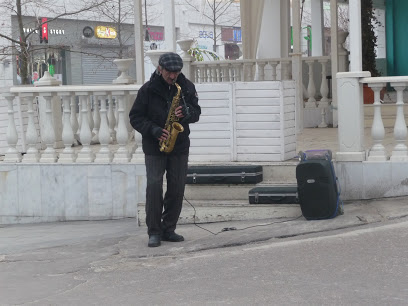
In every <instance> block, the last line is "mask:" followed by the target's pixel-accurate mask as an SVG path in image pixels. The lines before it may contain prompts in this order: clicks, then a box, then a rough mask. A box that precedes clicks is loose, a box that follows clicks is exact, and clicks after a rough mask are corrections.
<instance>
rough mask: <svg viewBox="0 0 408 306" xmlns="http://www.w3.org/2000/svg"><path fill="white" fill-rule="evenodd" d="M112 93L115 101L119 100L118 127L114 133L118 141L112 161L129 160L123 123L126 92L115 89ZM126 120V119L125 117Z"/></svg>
mask: <svg viewBox="0 0 408 306" xmlns="http://www.w3.org/2000/svg"><path fill="white" fill-rule="evenodd" d="M114 94H115V96H116V98H117V101H118V102H119V103H118V129H117V134H116V139H117V141H118V144H119V148H118V150H117V151H116V153H115V155H114V157H113V160H112V162H114V163H123V162H129V160H130V156H129V151H128V149H127V143H128V132H127V128H126V123H125V95H127V94H128V92H125V91H117V92H115V93H114ZM126 117H127V116H126ZM126 120H128V119H127V118H126Z"/></svg>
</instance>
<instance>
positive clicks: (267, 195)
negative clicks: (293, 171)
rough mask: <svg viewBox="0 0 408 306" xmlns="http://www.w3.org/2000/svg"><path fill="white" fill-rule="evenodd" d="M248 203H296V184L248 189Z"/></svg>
mask: <svg viewBox="0 0 408 306" xmlns="http://www.w3.org/2000/svg"><path fill="white" fill-rule="evenodd" d="M248 196H249V204H296V203H298V199H297V186H296V185H294V186H264V187H255V188H252V189H251V190H249V192H248Z"/></svg>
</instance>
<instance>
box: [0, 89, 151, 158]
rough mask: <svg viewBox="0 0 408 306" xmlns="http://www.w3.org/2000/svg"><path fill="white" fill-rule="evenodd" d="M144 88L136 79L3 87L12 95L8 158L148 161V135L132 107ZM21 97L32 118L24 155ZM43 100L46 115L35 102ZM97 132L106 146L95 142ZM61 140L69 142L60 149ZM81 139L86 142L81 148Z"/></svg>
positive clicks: (26, 127)
mask: <svg viewBox="0 0 408 306" xmlns="http://www.w3.org/2000/svg"><path fill="white" fill-rule="evenodd" d="M139 88H140V85H135V84H114V85H108V86H106V85H103V86H86V87H85V86H41V87H29V86H16V87H11V88H10V91H9V92H5V91H3V92H2V93H1V94H2V96H4V97H5V98H6V100H7V103H8V117H9V122H8V127H7V142H8V146H7V150H6V152H5V157H4V159H3V162H10V163H11V162H12V163H16V162H20V161H21V162H23V163H37V162H41V163H54V162H58V163H92V162H96V163H111V162H115V163H127V162H129V161H130V159H132V162H137V163H142V162H144V154H143V151H142V136H141V135H140V134H139V133H137V132H136V133H135V131H134V129H133V127H132V126H131V125H130V122H129V111H130V109H131V107H132V105H133V102H134V100H135V98H136V96H137V92H138V90H139ZM112 93H113V96H112ZM15 97H18V98H19V99H18V100H16V101H17V102H18V101H21V103H22V104H23V105H27V116H26V117H28V121H27V122H26V123H25V130H26V133H25V135H24V139H25V141H26V144H27V151H26V152H25V154H24V155H22V154H21V153H22V152H21V148H19V147H17V144H18V142H19V134H18V133H17V129H16V123H15V119H14V114H15V111H16V109H15V104H14V102H13V100H14V99H15ZM37 100H38V101H39V103H42V105H41V107H42V110H43V115H42V116H39V115H38V113H37V111H36V109H35V104H34V102H35V101H37ZM77 101H78V102H77ZM92 101H93V102H92ZM115 101H116V102H115ZM91 102H92V103H91ZM61 103H62V104H61ZM77 103H78V104H79V114H80V125H79V123H78V116H77ZM108 103H109V106H108ZM91 104H92V107H91ZM56 109H57V110H58V109H59V112H60V114H58V113H54V110H56ZM61 109H62V113H61ZM92 110H93V112H92ZM115 112H116V116H115ZM37 118H38V121H37ZM40 126H41V128H40ZM59 130H60V131H59ZM56 131H57V132H58V133H60V134H61V135H60V138H61V139H60V140H59V141H57V140H56ZM38 132H40V134H39V133H38ZM96 135H97V139H98V142H99V143H100V147H93V146H92V144H93V142H94V141H95V137H96ZM116 138H117V139H116ZM77 140H79V141H80V142H79V143H78V142H77ZM113 140H114V141H115V142H114V143H112V142H113ZM116 141H117V144H118V146H117V145H116ZM57 142H58V143H59V142H61V143H62V144H63V146H61V147H62V148H63V149H62V150H58V152H57V150H56V147H57V145H58V144H57ZM41 143H44V144H45V147H44V148H41ZM78 144H80V145H82V147H77V145H78ZM117 147H118V149H117V151H116V153H115V152H114V151H115V148H117ZM95 153H96V154H95Z"/></svg>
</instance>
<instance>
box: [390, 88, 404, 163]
mask: <svg viewBox="0 0 408 306" xmlns="http://www.w3.org/2000/svg"><path fill="white" fill-rule="evenodd" d="M391 86H392V87H394V89H395V90H396V91H397V117H396V119H395V125H394V138H395V142H396V143H397V144H396V145H395V147H394V150H393V151H392V154H391V158H390V160H391V161H408V150H407V146H406V144H405V141H406V138H407V124H406V122H405V115H404V101H403V93H404V90H405V88H406V84H405V83H391Z"/></svg>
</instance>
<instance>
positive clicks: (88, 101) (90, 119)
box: [86, 96, 95, 132]
mask: <svg viewBox="0 0 408 306" xmlns="http://www.w3.org/2000/svg"><path fill="white" fill-rule="evenodd" d="M86 105H87V106H86V107H87V108H88V111H87V116H88V123H89V128H90V129H91V132H92V131H93V129H94V125H95V124H94V120H93V116H92V98H91V96H88V97H87V98H86Z"/></svg>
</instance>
